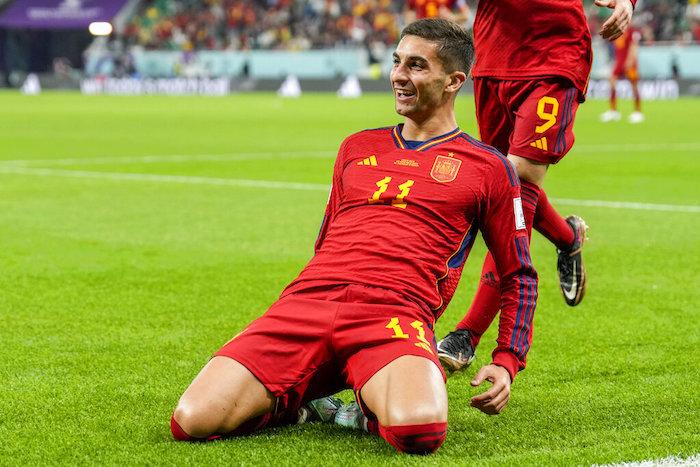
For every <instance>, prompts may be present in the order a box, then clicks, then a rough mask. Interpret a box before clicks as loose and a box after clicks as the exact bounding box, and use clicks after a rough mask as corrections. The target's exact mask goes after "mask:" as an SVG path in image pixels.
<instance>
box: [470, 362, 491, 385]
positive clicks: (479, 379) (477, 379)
mask: <svg viewBox="0 0 700 467" xmlns="http://www.w3.org/2000/svg"><path fill="white" fill-rule="evenodd" d="M486 376H488V372H487V370H486V367H485V366H482V367H481V369H479V371H478V372H477V373H476V375H474V378H472V381H471V383H470V384H471V385H472V386H478V385H480V384H481V383H483V382H484V379H486Z"/></svg>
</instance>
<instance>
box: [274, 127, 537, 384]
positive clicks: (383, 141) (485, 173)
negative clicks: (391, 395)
mask: <svg viewBox="0 0 700 467" xmlns="http://www.w3.org/2000/svg"><path fill="white" fill-rule="evenodd" d="M401 128H402V125H398V126H396V127H390V128H379V129H374V130H365V131H362V132H359V133H356V134H354V135H351V136H350V137H348V138H347V139H346V140H345V141H344V142H343V144H342V146H341V147H340V150H339V153H338V158H337V160H336V163H335V169H334V174H333V186H332V188H331V194H330V198H329V200H328V206H327V208H326V215H325V219H324V223H323V226H322V228H321V232H320V234H319V237H318V240H317V242H316V249H315V250H316V253H315V255H314V257H313V258H312V259H311V261H310V262H309V264H308V265H307V266H306V268H304V270H303V271H302V272H301V273H300V274H299V276H298V277H297V278H296V279H295V280H294V281H293V282H292V284H290V286H289V287H288V288H287V289H286V290H285V292H284V293H283V294H282V295H283V296H284V295H286V294H288V293H291V292H295V291H300V290H304V289H308V288H310V287H316V286H319V285H332V284H344V283H359V284H365V285H370V286H376V287H383V288H386V289H391V290H394V291H396V292H399V293H401V294H403V295H404V296H406V297H407V298H408V299H410V300H412V301H414V302H416V303H418V304H419V305H420V306H422V307H423V308H424V309H426V310H431V311H432V313H433V316H434V317H435V319H437V318H438V317H439V316H440V315H441V314H442V312H443V311H444V309H445V307H446V306H447V304H448V303H449V301H450V299H451V298H452V296H453V294H454V292H455V288H456V287H457V283H458V281H459V277H460V275H461V273H462V268H463V266H464V262H465V260H466V258H467V255H468V254H469V252H470V250H471V247H472V245H473V242H474V239H475V236H476V234H477V230H478V229H480V230H481V232H482V235H483V237H484V240H485V242H486V244H487V246H488V248H489V250H490V251H491V253H492V254H493V257H494V259H495V260H496V264H497V265H498V273H499V275H500V277H501V286H502V295H503V306H502V312H501V325H500V326H499V337H498V347H497V349H496V352H495V354H494V361H496V362H497V363H499V364H502V365H503V366H505V367H506V368H510V369H512V373H515V372H516V371H517V370H518V368H523V367H524V364H525V355H526V354H527V351H528V349H529V345H530V340H531V323H532V317H533V313H534V310H535V303H536V297H537V274H536V272H535V270H534V269H533V267H532V263H531V261H530V254H529V245H528V240H527V235H526V231H525V223H524V218H523V216H522V207H521V204H520V182H519V179H518V176H517V174H516V172H515V171H514V169H513V167H512V166H511V164H510V163H509V162H508V160H507V159H506V158H505V157H503V156H502V155H501V154H500V153H498V152H497V151H496V150H495V149H493V148H492V147H490V146H487V145H485V144H483V143H481V142H479V141H477V140H475V139H473V138H471V137H470V136H468V135H467V134H465V133H464V132H462V131H461V130H460V129H456V130H454V131H452V132H450V133H448V134H445V135H443V136H440V137H437V138H434V139H431V140H429V141H426V142H407V141H405V140H404V139H403V137H402V136H401ZM410 148H412V149H410ZM496 355H500V356H499V357H497V356H496Z"/></svg>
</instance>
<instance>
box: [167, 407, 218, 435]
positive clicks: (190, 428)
mask: <svg viewBox="0 0 700 467" xmlns="http://www.w3.org/2000/svg"><path fill="white" fill-rule="evenodd" d="M173 420H174V422H175V423H177V425H178V426H179V428H180V430H182V431H183V432H184V433H185V434H186V435H188V436H189V437H192V438H206V437H208V436H210V435H212V434H213V433H214V432H215V431H216V430H217V428H218V427H219V425H220V420H216V419H215V417H213V416H212V414H210V413H208V412H207V411H205V410H201V409H200V408H197V407H196V406H194V405H192V404H188V403H186V402H183V401H180V403H179V404H178V405H177V407H176V408H175V411H174V412H173ZM176 428H177V427H174V426H173V425H171V429H172V431H173V436H175V439H179V438H178V435H179V434H176V432H175V431H176Z"/></svg>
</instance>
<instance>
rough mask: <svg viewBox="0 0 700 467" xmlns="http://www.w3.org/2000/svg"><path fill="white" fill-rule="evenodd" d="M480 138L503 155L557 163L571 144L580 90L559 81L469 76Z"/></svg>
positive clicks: (564, 80)
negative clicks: (471, 77) (471, 80)
mask: <svg viewBox="0 0 700 467" xmlns="http://www.w3.org/2000/svg"><path fill="white" fill-rule="evenodd" d="M474 97H475V101H476V120H477V123H478V125H479V137H480V138H481V140H482V141H483V142H485V143H487V144H490V145H491V146H494V147H495V148H496V149H498V150H499V151H500V152H501V153H503V154H513V155H516V156H520V157H524V158H526V159H532V160H535V161H539V162H543V163H547V164H556V163H557V162H559V160H560V159H561V158H562V157H564V155H565V154H566V153H567V152H568V151H569V149H571V146H572V145H573V144H574V131H573V126H574V119H575V117H576V110H577V109H578V105H579V102H580V101H581V100H582V99H581V93H580V91H579V90H578V89H577V88H575V87H574V85H573V84H572V83H571V81H569V80H567V79H564V78H541V79H537V80H534V79H533V80H499V79H490V78H474Z"/></svg>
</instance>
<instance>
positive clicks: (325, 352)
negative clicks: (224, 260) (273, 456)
mask: <svg viewBox="0 0 700 467" xmlns="http://www.w3.org/2000/svg"><path fill="white" fill-rule="evenodd" d="M432 323H433V318H432V314H431V313H429V312H427V311H426V310H424V309H423V308H421V307H420V306H418V305H417V304H415V303H414V302H411V301H409V300H407V299H406V298H404V297H403V296H402V295H400V294H397V293H396V292H393V291H390V290H386V289H382V288H378V287H367V286H363V285H356V284H350V285H343V286H336V287H331V288H316V289H311V290H308V291H305V292H297V293H293V294H290V295H287V296H285V297H283V298H281V299H280V300H278V301H277V302H275V303H274V304H273V305H272V306H271V307H270V309H269V310H268V311H267V312H266V313H265V314H264V315H263V316H261V317H260V318H258V319H256V320H255V321H253V322H252V323H251V324H250V325H248V326H247V327H246V328H245V329H243V331H241V332H240V333H239V334H238V335H237V336H236V337H234V338H233V339H231V340H230V341H229V342H228V343H227V344H226V345H224V346H223V347H222V348H221V349H220V350H219V351H218V352H217V353H216V354H215V355H223V356H227V357H230V358H232V359H234V360H236V361H238V362H239V363H241V364H243V365H244V366H245V367H246V368H248V369H249V370H250V371H251V372H252V373H253V374H254V375H255V376H256V377H257V378H258V379H259V380H260V381H261V382H262V383H263V384H264V385H265V387H266V388H267V389H269V390H270V391H271V392H272V393H273V394H274V395H275V396H276V397H277V399H278V402H277V412H279V411H280V410H282V409H292V410H296V409H297V408H298V407H300V406H301V405H302V404H304V403H306V402H307V401H309V400H312V399H316V398H319V397H324V396H327V395H331V394H335V393H336V392H338V391H340V390H342V389H347V388H353V389H354V391H355V394H358V392H359V390H360V389H361V388H362V386H363V385H364V384H365V383H366V382H367V380H369V379H370V378H371V377H372V375H374V374H375V373H376V372H377V371H379V370H380V369H381V368H383V367H384V366H386V365H387V364H388V363H390V362H391V361H393V360H395V359H397V358H398V357H401V356H403V355H418V356H421V357H425V358H428V359H430V360H432V361H433V362H434V363H435V365H436V366H437V367H438V368H440V371H441V372H442V367H441V366H440V363H439V361H438V359H437V350H436V345H435V336H434V334H433V330H432V327H433V326H432ZM444 377H445V375H444V373H443V378H444Z"/></svg>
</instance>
